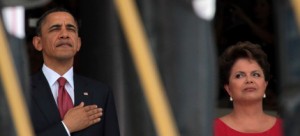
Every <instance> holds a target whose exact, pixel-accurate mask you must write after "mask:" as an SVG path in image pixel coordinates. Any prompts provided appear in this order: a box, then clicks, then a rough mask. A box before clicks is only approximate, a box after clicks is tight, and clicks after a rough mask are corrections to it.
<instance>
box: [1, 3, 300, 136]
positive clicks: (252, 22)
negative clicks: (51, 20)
mask: <svg viewBox="0 0 300 136" xmlns="http://www.w3.org/2000/svg"><path fill="white" fill-rule="evenodd" d="M2 3H4V4H2V5H1V7H2V9H4V8H5V7H10V6H16V5H23V6H24V20H23V22H22V21H19V22H17V23H23V24H24V32H25V36H24V37H21V38H19V37H17V36H15V35H13V34H11V33H10V32H9V31H8V30H5V32H6V33H5V34H6V36H7V40H8V45H9V48H10V50H11V54H12V56H13V59H14V66H15V68H16V72H17V75H18V77H17V78H18V79H19V81H20V83H21V90H22V91H21V93H22V94H23V96H24V97H25V101H28V99H29V98H28V82H29V80H28V79H29V76H30V75H31V74H33V73H35V72H37V71H38V70H39V69H40V68H41V66H42V64H43V61H42V56H41V53H39V52H37V51H35V49H34V47H33V45H32V43H31V40H32V37H33V36H34V34H35V23H36V21H37V19H38V18H39V17H40V16H41V15H42V13H44V12H45V11H46V10H48V9H51V8H53V7H57V6H59V7H64V8H66V9H68V10H70V11H71V12H72V13H73V14H74V15H75V17H76V18H77V19H78V21H79V25H80V30H79V33H80V37H81V40H82V48H81V50H80V52H79V53H78V54H77V56H76V59H75V65H74V70H75V72H77V73H79V74H81V75H84V76H87V77H90V78H93V79H96V80H99V81H101V82H104V83H106V84H108V85H109V86H110V87H111V88H112V90H113V93H114V96H115V101H116V106H117V112H118V117H119V125H120V131H121V135H122V136H156V135H159V134H158V132H157V128H156V127H155V123H154V121H155V120H154V119H153V118H152V117H151V113H152V112H153V111H151V109H150V108H149V102H148V101H147V100H146V96H145V95H146V94H145V92H144V88H143V86H142V84H141V80H142V79H141V77H140V76H139V73H138V69H137V67H136V64H135V62H134V61H133V60H134V57H137V56H133V55H132V52H131V49H130V47H129V45H128V38H127V37H126V34H127V33H126V32H125V31H124V25H122V20H121V18H120V16H121V14H120V13H118V12H120V10H119V9H118V7H117V6H116V3H117V0H116V1H113V0H101V1H93V0H85V1H80V0H52V1H50V0H27V1H25V0H24V1H22V0H20V1H16V3H13V2H11V3H10V2H9V1H8V2H7V1H5V0H4V1H3V2H2ZM133 3H134V4H135V6H136V7H137V13H138V17H139V19H140V21H141V24H142V31H143V32H144V33H145V36H146V39H147V45H148V48H149V51H150V53H151V55H152V57H153V59H154V63H153V65H154V67H155V68H157V74H158V75H159V79H160V81H161V82H160V83H161V85H162V86H163V90H162V91H163V93H164V94H165V95H166V103H167V105H168V106H169V108H170V109H171V111H170V113H169V114H170V116H172V118H173V119H174V123H175V126H176V130H177V131H178V133H179V135H181V136H209V135H212V120H213V119H214V118H216V117H219V116H222V115H224V114H226V113H227V112H228V111H230V110H231V108H232V105H231V102H230V101H229V96H228V95H227V93H226V92H225V91H224V90H223V87H222V86H220V85H219V81H218V80H219V78H218V66H217V58H218V56H219V55H220V53H221V52H223V50H224V49H225V48H226V47H228V46H230V45H232V44H235V43H236V42H238V41H251V42H253V43H257V44H259V45H261V46H262V48H263V49H264V51H265V52H266V53H267V54H268V58H269V62H270V64H271V81H270V82H269V86H268V89H267V92H266V95H267V98H266V99H265V100H264V108H265V110H266V111H267V112H268V113H270V114H273V115H276V116H280V117H283V118H284V121H285V128H286V135H287V136H295V135H297V134H299V133H298V132H299V131H300V129H299V128H300V125H299V124H300V121H299V119H298V120H297V119H295V118H296V116H297V115H300V114H298V113H299V112H300V108H299V107H300V105H299V104H300V96H299V95H300V92H299V91H300V90H299V88H300V87H299V82H300V71H299V70H300V68H299V67H300V61H298V59H297V58H299V52H300V51H299V50H300V48H299V47H300V46H299V31H298V26H297V22H296V19H297V18H296V17H297V16H296V15H297V14H296V13H297V12H296V11H295V10H293V8H294V7H296V6H295V3H297V2H293V1H292V0H290V1H286V0H243V1H240V0H216V1H215V0H151V1H149V0H136V1H133ZM199 3H201V4H200V6H199V5H197V4H199ZM293 6H294V7H293ZM297 6H300V5H297ZM199 7H200V9H199ZM128 8H130V7H128ZM207 8H208V9H207ZM201 9H205V10H201ZM199 10H200V11H199ZM208 11H210V12H208ZM207 12H208V13H207ZM2 18H4V16H3V15H2ZM130 27H136V26H133V25H132V26H130ZM6 29H7V28H6ZM137 37H138V36H137ZM1 46H2V45H1ZM0 55H1V54H0ZM0 63H1V62H0ZM1 74H3V73H1ZM1 80H3V79H1ZM1 80H0V81H1ZM3 86H4V85H3V82H0V94H1V95H0V98H1V99H0V106H1V107H0V125H1V126H0V135H1V136H2V135H3V136H14V135H17V134H16V128H15V127H14V125H13V124H14V123H13V122H12V115H11V111H10V110H9V109H10V108H9V106H8V102H7V98H6V97H5V95H4V94H5V89H4V87H3ZM4 130H6V131H4ZM7 130H9V131H7Z"/></svg>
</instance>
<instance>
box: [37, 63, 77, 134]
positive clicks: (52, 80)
mask: <svg viewBox="0 0 300 136" xmlns="http://www.w3.org/2000/svg"><path fill="white" fill-rule="evenodd" d="M42 71H43V73H44V75H45V77H46V79H47V81H48V84H49V86H50V89H51V92H52V95H53V98H54V100H55V103H56V105H57V97H58V86H59V84H58V82H57V79H58V78H60V77H64V78H65V79H66V80H67V82H66V84H65V88H66V90H67V92H68V94H69V95H70V97H71V99H72V102H73V105H74V79H73V67H71V68H70V69H69V70H68V71H67V72H66V73H65V74H64V75H62V76H60V75H59V74H58V73H56V72H55V71H53V70H52V69H50V68H49V67H47V66H46V65H45V64H44V65H43V67H42ZM61 122H62V124H63V125H64V127H65V129H66V131H67V133H68V135H69V136H70V135H71V134H70V131H69V129H68V128H67V126H66V125H65V123H64V122H63V121H61Z"/></svg>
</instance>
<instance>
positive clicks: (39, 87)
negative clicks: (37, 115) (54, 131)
mask: <svg viewBox="0 0 300 136" xmlns="http://www.w3.org/2000/svg"><path fill="white" fill-rule="evenodd" d="M32 88H33V93H32V96H33V99H34V100H35V101H36V103H37V105H38V107H39V108H40V109H41V111H42V112H43V114H44V115H45V117H46V118H47V120H48V121H49V122H53V121H56V120H61V119H60V115H59V111H58V108H57V105H56V103H55V100H54V98H53V95H52V92H51V89H50V87H49V84H48V82H47V79H46V78H45V76H44V74H43V73H42V72H39V73H38V75H36V78H35V79H34V80H33V81H32Z"/></svg>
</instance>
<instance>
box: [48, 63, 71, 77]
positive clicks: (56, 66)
mask: <svg viewBox="0 0 300 136" xmlns="http://www.w3.org/2000/svg"><path fill="white" fill-rule="evenodd" d="M44 63H45V65H46V66H47V67H49V68H50V69H52V70H53V71H55V72H56V73H58V74H59V75H61V76H62V75H64V74H65V73H66V72H67V71H68V70H69V69H70V68H72V67H73V61H72V62H69V63H67V62H60V63H53V62H47V61H45V62H44Z"/></svg>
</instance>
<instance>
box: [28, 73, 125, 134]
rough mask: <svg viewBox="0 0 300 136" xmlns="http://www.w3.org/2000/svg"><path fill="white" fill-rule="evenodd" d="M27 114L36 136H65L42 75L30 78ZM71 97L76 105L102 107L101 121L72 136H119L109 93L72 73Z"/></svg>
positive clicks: (112, 100) (95, 82)
mask: <svg viewBox="0 0 300 136" xmlns="http://www.w3.org/2000/svg"><path fill="white" fill-rule="evenodd" d="M31 87H32V88H31V106H30V114H31V120H32V124H33V127H34V131H35V133H36V135H37V136H67V132H66V130H65V128H64V126H63V124H62V122H61V120H62V119H61V118H60V114H59V111H58V108H57V105H56V103H55V100H54V98H53V95H52V92H51V89H50V87H49V84H48V82H47V79H46V77H45V76H44V74H43V72H42V71H40V72H38V73H36V74H35V75H33V76H32V79H31ZM74 95H75V96H74V97H75V104H74V106H77V105H79V104H80V102H84V103H85V105H91V104H97V105H98V107H101V108H103V116H102V117H101V121H100V122H99V123H97V124H94V125H92V126H90V127H88V128H86V129H83V130H81V131H78V132H75V133H72V134H71V135H72V136H119V135H120V132H119V125H118V119H117V114H116V109H115V104H114V99H113V95H112V92H111V90H110V89H109V88H108V87H107V86H105V85H104V84H101V83H100V82H97V81H94V80H91V79H88V78H85V77H82V76H79V75H75V74H74Z"/></svg>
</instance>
